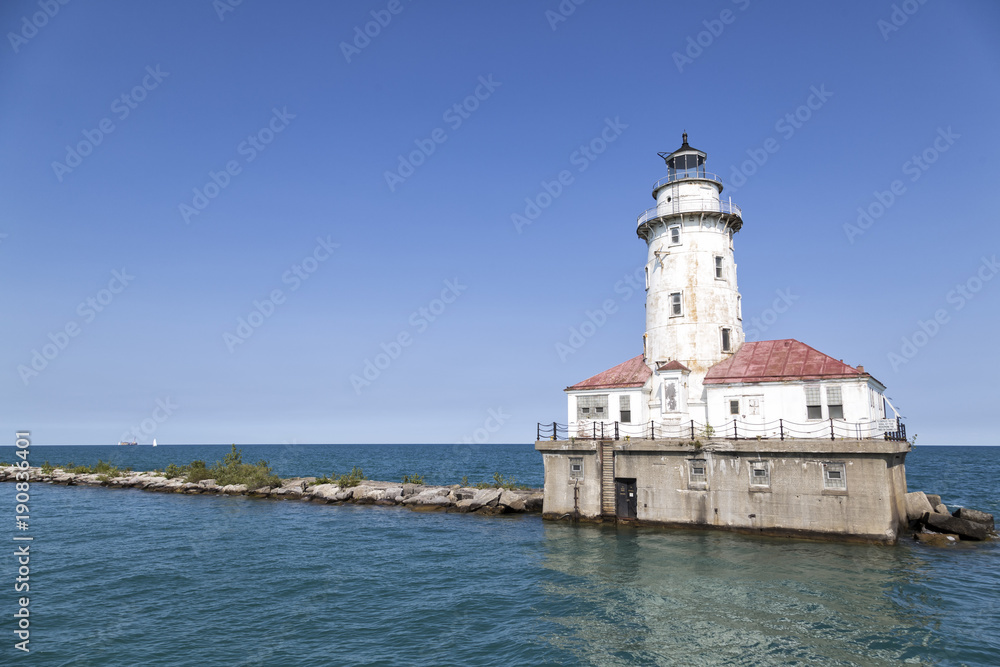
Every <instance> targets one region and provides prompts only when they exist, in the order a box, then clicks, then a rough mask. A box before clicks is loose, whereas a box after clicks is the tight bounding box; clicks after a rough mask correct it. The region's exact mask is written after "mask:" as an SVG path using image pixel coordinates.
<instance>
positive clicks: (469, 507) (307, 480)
mask: <svg viewBox="0 0 1000 667" xmlns="http://www.w3.org/2000/svg"><path fill="white" fill-rule="evenodd" d="M25 471H27V472H28V481H29V482H36V483H37V482H46V483H50V484H63V485H66V486H105V487H109V488H116V489H141V490H143V491H159V492H161V493H183V494H190V495H203V494H207V495H225V496H249V497H252V498H270V499H274V500H300V501H304V502H316V503H324V504H335V505H337V504H346V503H351V504H355V505H398V506H401V507H408V508H410V509H413V510H418V511H439V512H475V513H477V514H491V515H492V514H518V513H541V511H542V491H541V490H540V489H502V488H488V489H479V488H471V487H463V486H461V485H459V484H453V485H451V486H430V485H424V484H395V483H392V482H376V481H371V480H364V481H362V482H361V483H359V484H358V485H357V486H352V487H344V488H342V487H340V486H338V485H336V484H314V482H315V481H316V478H315V477H293V478H290V479H282V480H281V485H280V486H274V487H263V488H260V489H253V490H250V489H247V487H246V486H245V485H243V484H231V485H228V486H219V485H218V484H216V483H215V480H213V479H205V480H202V481H200V482H196V483H195V482H185V481H184V480H183V479H181V478H176V477H175V478H174V479H167V478H166V477H164V476H162V475H157V474H155V473H152V472H129V473H125V474H122V475H119V476H117V477H109V476H107V475H100V474H94V473H69V472H65V471H63V470H61V469H59V468H56V469H54V470H53V471H52V472H49V473H46V472H43V471H42V469H41V468H27V469H25V468H17V467H14V466H9V467H5V468H0V482H13V481H18V480H17V473H19V472H20V473H24V472H25ZM19 481H23V476H22V479H21V480H19Z"/></svg>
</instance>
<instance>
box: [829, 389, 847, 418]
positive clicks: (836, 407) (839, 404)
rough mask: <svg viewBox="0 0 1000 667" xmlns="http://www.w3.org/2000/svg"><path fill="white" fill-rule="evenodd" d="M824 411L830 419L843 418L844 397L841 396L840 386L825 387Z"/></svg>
mask: <svg viewBox="0 0 1000 667" xmlns="http://www.w3.org/2000/svg"><path fill="white" fill-rule="evenodd" d="M826 411H827V414H828V415H829V416H830V419H843V418H844V399H843V398H842V397H841V391H840V387H827V388H826Z"/></svg>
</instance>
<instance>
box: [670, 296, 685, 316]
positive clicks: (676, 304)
mask: <svg viewBox="0 0 1000 667" xmlns="http://www.w3.org/2000/svg"><path fill="white" fill-rule="evenodd" d="M683 314H684V301H683V299H682V298H681V293H680V292H672V293H671V294H670V317H680V316H681V315H683Z"/></svg>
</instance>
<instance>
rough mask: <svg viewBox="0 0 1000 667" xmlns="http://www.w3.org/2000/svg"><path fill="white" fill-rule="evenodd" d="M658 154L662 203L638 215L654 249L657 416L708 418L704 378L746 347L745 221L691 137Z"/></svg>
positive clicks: (648, 350) (651, 356) (649, 286)
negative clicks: (736, 244)
mask: <svg viewBox="0 0 1000 667" xmlns="http://www.w3.org/2000/svg"><path fill="white" fill-rule="evenodd" d="M659 155H660V157H662V158H663V159H664V161H665V162H666V165H667V175H666V177H664V178H662V179H660V180H659V181H657V182H656V183H655V184H654V185H653V198H654V199H655V200H656V206H655V207H653V208H651V209H649V210H647V211H645V212H644V213H643V214H642V215H640V216H639V220H638V229H637V233H638V235H639V237H640V238H642V239H643V240H644V241H646V244H647V245H648V247H649V254H648V259H647V263H646V333H645V336H644V339H643V343H644V345H643V355H644V359H645V362H646V365H647V366H649V368H650V369H651V370H652V371H653V373H654V376H656V377H654V381H653V383H652V387H650V389H651V393H650V397H649V408H650V414H651V416H652V415H655V416H656V417H658V418H660V419H664V420H666V421H668V422H669V421H672V420H673V419H675V418H676V419H682V418H683V419H690V418H695V419H698V420H699V421H705V420H706V412H705V409H706V400H705V394H704V389H703V380H704V378H705V374H706V373H707V372H708V370H709V368H711V367H712V366H714V365H715V364H717V363H719V362H720V361H723V360H725V359H727V358H729V357H730V356H732V354H733V353H734V352H735V351H736V350H737V349H738V348H739V346H740V344H741V343H742V342H743V324H742V314H741V312H740V310H741V305H740V294H739V289H738V287H737V284H736V261H735V258H734V255H733V235H734V234H735V233H736V232H738V231H739V230H740V228H741V227H742V226H743V219H742V215H741V212H740V209H739V207H738V206H735V205H734V204H733V203H732V201H731V200H728V199H723V198H722V197H721V195H722V189H723V186H722V182H721V181H720V179H719V178H718V177H717V176H716V175H715V174H712V173H709V172H707V171H706V169H705V158H706V155H705V153H704V152H702V151H700V150H697V149H695V148H692V147H691V146H689V145H688V142H687V133H686V132H685V133H684V135H683V143H682V144H681V147H680V148H678V149H677V150H675V151H674V152H673V153H669V154H666V153H660V154H659ZM657 378H660V379H661V381H659V382H657V381H656V379H657ZM657 413H658V414H657Z"/></svg>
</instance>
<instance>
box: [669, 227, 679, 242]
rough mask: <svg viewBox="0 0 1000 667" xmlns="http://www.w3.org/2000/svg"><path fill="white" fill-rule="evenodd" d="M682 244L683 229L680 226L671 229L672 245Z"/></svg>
mask: <svg viewBox="0 0 1000 667" xmlns="http://www.w3.org/2000/svg"><path fill="white" fill-rule="evenodd" d="M680 244H681V228H680V227H679V226H675V227H671V228H670V245H680Z"/></svg>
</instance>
